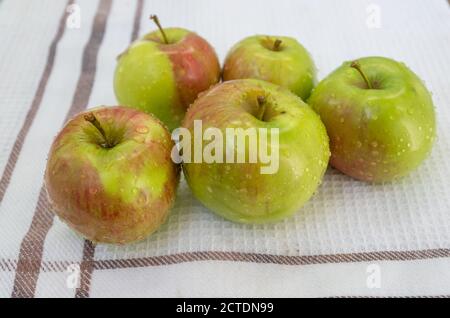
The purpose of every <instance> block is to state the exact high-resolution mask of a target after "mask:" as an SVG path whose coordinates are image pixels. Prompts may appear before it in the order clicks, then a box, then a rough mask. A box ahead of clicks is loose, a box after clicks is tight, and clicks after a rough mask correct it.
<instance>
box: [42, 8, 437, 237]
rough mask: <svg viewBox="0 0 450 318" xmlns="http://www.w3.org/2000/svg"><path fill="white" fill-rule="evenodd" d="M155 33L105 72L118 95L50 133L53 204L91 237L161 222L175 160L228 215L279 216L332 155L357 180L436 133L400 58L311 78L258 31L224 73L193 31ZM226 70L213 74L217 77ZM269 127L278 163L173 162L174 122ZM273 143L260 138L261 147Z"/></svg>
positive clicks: (278, 40) (283, 44)
mask: <svg viewBox="0 0 450 318" xmlns="http://www.w3.org/2000/svg"><path fill="white" fill-rule="evenodd" d="M151 18H152V19H153V20H154V22H155V23H156V25H157V26H158V29H157V30H156V31H154V32H151V33H149V34H146V35H144V36H143V37H142V38H140V39H139V40H137V41H135V42H134V43H132V44H131V46H130V47H129V48H128V49H127V50H126V51H125V52H124V53H122V54H121V55H120V56H119V58H118V64H117V68H116V72H115V77H114V90H115V93H116V96H117V100H118V102H119V104H120V105H124V106H115V107H99V108H94V109H91V110H89V111H86V112H83V113H80V114H78V115H76V116H75V117H74V118H72V119H71V120H70V121H68V123H67V124H66V125H65V126H64V128H63V129H62V130H61V132H60V133H59V134H58V135H57V137H56V139H55V140H54V142H53V145H52V147H51V150H50V154H49V159H48V163H47V169H46V173H45V181H46V188H47V191H48V196H49V199H50V202H51V204H52V206H53V208H54V211H55V213H56V214H57V215H58V216H59V217H60V218H61V219H62V220H63V221H64V222H65V223H67V224H68V225H69V226H70V227H71V228H72V229H74V230H75V231H76V232H78V233H80V234H81V235H82V236H84V237H85V238H87V239H89V240H91V241H94V242H104V243H119V244H123V243H129V242H134V241H138V240H141V239H144V238H145V237H146V236H148V235H149V234H151V233H153V232H154V231H155V230H156V229H158V227H159V226H160V225H161V224H162V223H163V222H164V221H165V219H166V218H167V215H168V212H169V210H170V208H171V206H172V204H173V202H174V199H175V195H176V189H177V185H178V182H179V174H180V166H181V167H182V170H183V172H184V175H185V178H186V181H187V183H188V184H189V187H190V188H191V190H192V192H193V194H194V196H195V197H196V198H197V199H198V200H199V201H201V202H202V203H203V204H204V205H205V206H206V207H208V208H209V209H210V210H212V211H214V212H216V213H217V214H219V215H221V216H223V217H225V218H227V219H229V220H232V221H236V222H246V223H263V222H271V221H277V220H280V219H282V218H285V217H287V216H289V215H291V214H293V213H294V212H296V211H298V210H299V209H300V207H301V206H302V205H303V204H304V203H305V202H306V201H307V200H308V199H310V197H311V196H312V195H313V193H314V192H315V191H316V189H317V187H318V186H319V184H320V183H321V180H322V178H323V175H324V173H325V171H326V169H327V166H328V162H330V163H331V165H332V166H333V167H334V168H336V169H338V170H339V171H341V172H343V173H345V174H347V175H349V176H351V177H353V178H356V179H358V180H362V181H367V182H377V183H378V182H385V181H391V180H393V179H395V178H398V177H402V176H404V175H406V174H407V173H409V172H410V171H412V170H413V169H415V168H416V167H417V166H419V164H420V163H421V162H422V161H423V160H424V159H425V158H426V157H427V155H428V154H429V152H430V150H431V147H432V144H433V141H434V139H435V113H434V107H433V102H432V99H431V96H430V93H429V92H428V90H427V89H426V88H425V86H424V84H423V83H422V81H421V80H420V79H419V78H418V77H417V76H416V75H415V74H414V73H413V72H412V71H411V70H410V69H408V68H407V67H406V66H405V65H404V64H403V63H400V62H397V61H394V60H392V59H389V58H384V57H366V58H360V59H357V60H354V61H349V62H344V63H343V64H342V65H341V66H340V67H338V68H337V69H336V70H335V71H333V72H332V73H331V74H330V75H328V76H327V77H326V78H325V79H323V80H322V81H321V82H320V83H319V84H318V85H316V83H317V81H316V68H315V65H314V63H313V60H312V58H311V56H310V55H309V53H308V52H307V51H306V49H305V48H304V47H303V46H302V45H301V44H300V43H299V42H297V41H296V40H295V39H293V38H290V37H284V36H263V35H256V36H251V37H248V38H246V39H244V40H242V41H240V42H239V43H237V44H236V45H235V46H234V47H233V48H232V49H231V50H230V52H229V53H228V55H227V58H226V60H225V63H224V67H223V70H222V71H221V68H220V63H219V61H218V58H217V55H216V53H215V51H214V49H213V48H212V46H211V45H210V44H209V43H208V42H207V41H206V40H205V39H203V38H202V37H200V36H198V35H197V34H195V33H194V32H191V31H188V30H185V29H181V28H165V29H163V28H162V27H161V25H160V23H159V21H158V19H157V17H156V16H152V17H151ZM221 78H222V80H223V82H221V83H219V82H220V79H221ZM196 120H201V121H202V124H203V127H204V129H205V128H206V127H216V128H218V129H220V130H221V131H225V129H226V128H228V127H242V128H248V127H255V128H278V129H279V130H278V131H279V133H278V134H279V135H278V137H279V145H278V148H277V149H269V150H270V151H275V150H276V151H278V152H279V169H278V171H277V172H276V173H274V174H261V173H260V170H259V168H260V163H259V162H257V163H238V164H231V163H206V162H184V163H181V165H179V164H176V163H175V162H174V161H173V160H172V153H171V152H172V151H173V149H174V141H173V140H172V137H171V133H170V132H171V131H173V130H174V129H176V128H177V127H184V128H187V129H189V130H193V127H194V121H196ZM268 147H270V146H268Z"/></svg>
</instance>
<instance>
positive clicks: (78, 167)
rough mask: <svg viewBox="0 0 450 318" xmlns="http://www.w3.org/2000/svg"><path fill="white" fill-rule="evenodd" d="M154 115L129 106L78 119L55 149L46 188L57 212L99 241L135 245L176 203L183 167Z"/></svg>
mask: <svg viewBox="0 0 450 318" xmlns="http://www.w3.org/2000/svg"><path fill="white" fill-rule="evenodd" d="M172 147H173V142H172V140H171V136H170V134H169V132H168V131H167V129H166V128H165V127H164V125H163V124H162V123H161V122H160V121H159V120H158V119H157V118H155V117H154V116H152V115H148V114H146V113H144V112H141V111H138V110H135V109H131V108H127V107H111V108H105V107H101V108H96V109H92V110H90V111H88V112H84V113H81V114H78V115H76V116H75V117H74V118H73V119H71V120H70V121H69V122H68V123H67V124H66V125H65V126H64V128H63V129H62V130H61V132H60V133H59V134H58V135H57V137H56V139H55V141H54V142H53V145H52V147H51V150H50V154H49V158H48V162H47V169H46V172H45V184H46V188H47V192H48V196H49V200H50V202H51V204H52V206H53V209H54V211H55V213H56V214H57V215H58V216H59V217H60V219H61V220H62V221H63V222H65V223H67V224H68V225H69V226H70V227H71V228H72V229H74V230H75V231H76V232H78V233H80V234H81V235H82V236H84V237H85V238H87V239H89V240H91V241H94V242H104V243H118V244H122V243H128V242H133V241H138V240H141V239H143V238H145V237H146V236H147V235H149V234H150V233H152V232H154V231H155V230H156V229H157V228H158V227H159V226H160V225H161V224H162V223H163V222H164V220H165V219H166V217H167V214H168V211H169V208H170V206H171V205H172V202H173V201H174V198H175V192H176V188H177V185H178V180H179V167H178V166H177V165H175V164H174V163H173V162H172V160H171V158H170V153H171V149H172Z"/></svg>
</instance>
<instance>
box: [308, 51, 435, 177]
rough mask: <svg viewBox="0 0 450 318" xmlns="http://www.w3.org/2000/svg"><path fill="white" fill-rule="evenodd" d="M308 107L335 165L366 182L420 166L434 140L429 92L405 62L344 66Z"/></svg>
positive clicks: (382, 60) (380, 60)
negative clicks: (321, 127) (317, 118)
mask: <svg viewBox="0 0 450 318" xmlns="http://www.w3.org/2000/svg"><path fill="white" fill-rule="evenodd" d="M308 103H309V104H310V105H311V107H312V108H313V109H314V110H315V111H316V112H317V113H318V114H319V115H320V117H321V118H322V121H323V122H324V124H325V126H326V127H327V131H328V135H329V137H330V147H331V159H330V162H331V165H332V166H333V167H335V168H336V169H338V170H340V171H342V172H343V173H345V174H347V175H349V176H351V177H353V178H356V179H359V180H363V181H370V182H383V181H390V180H393V179H395V178H398V177H402V176H404V175H406V174H408V173H409V172H410V171H412V170H414V169H415V168H417V167H418V166H419V165H420V163H421V162H422V161H423V160H424V159H425V158H426V157H427V155H428V154H429V153H430V150H431V147H432V145H433V141H434V139H435V131H436V124H435V113H434V107H433V102H432V99H431V96H430V93H429V92H428V90H427V89H426V87H425V86H424V84H423V83H422V81H421V80H420V79H419V78H418V77H417V75H416V74H414V73H413V72H412V71H411V70H410V69H408V67H406V65H405V64H403V63H400V62H397V61H394V60H392V59H389V58H384V57H365V58H360V59H358V60H356V61H353V62H352V61H350V62H345V63H343V64H342V66H340V67H339V68H337V69H336V70H335V71H334V72H332V73H331V74H330V75H328V77H326V78H325V79H324V80H323V81H321V82H320V83H319V85H318V86H317V87H316V88H315V89H314V91H313V93H312V95H311V97H310V98H309V101H308Z"/></svg>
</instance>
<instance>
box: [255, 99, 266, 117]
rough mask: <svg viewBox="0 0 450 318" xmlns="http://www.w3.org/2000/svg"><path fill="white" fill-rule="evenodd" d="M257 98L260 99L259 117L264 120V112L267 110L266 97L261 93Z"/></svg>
mask: <svg viewBox="0 0 450 318" xmlns="http://www.w3.org/2000/svg"><path fill="white" fill-rule="evenodd" d="M256 100H257V101H258V106H259V109H258V117H257V118H258V119H259V120H263V118H264V113H265V111H266V98H265V97H264V96H262V95H259V96H258V97H257V98H256Z"/></svg>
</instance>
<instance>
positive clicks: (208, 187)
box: [206, 186, 245, 193]
mask: <svg viewBox="0 0 450 318" xmlns="http://www.w3.org/2000/svg"><path fill="white" fill-rule="evenodd" d="M206 190H208V192H209V193H212V192H213V191H212V189H211V187H210V186H207V187H206ZM241 190H243V191H245V189H244V188H243V189H241Z"/></svg>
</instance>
